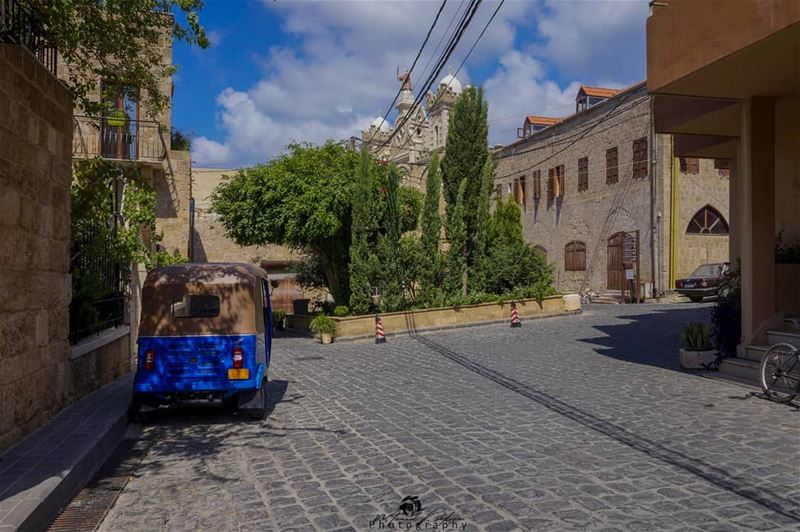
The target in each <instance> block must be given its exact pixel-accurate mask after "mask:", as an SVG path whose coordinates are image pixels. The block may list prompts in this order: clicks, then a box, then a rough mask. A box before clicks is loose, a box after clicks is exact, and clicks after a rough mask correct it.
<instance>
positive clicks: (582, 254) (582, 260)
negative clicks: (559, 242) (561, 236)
mask: <svg viewBox="0 0 800 532" xmlns="http://www.w3.org/2000/svg"><path fill="white" fill-rule="evenodd" d="M564 269H565V270H566V271H568V272H582V271H585V270H586V244H584V243H583V242H580V241H577V240H576V241H574V242H570V243H569V244H567V245H566V247H565V248H564Z"/></svg>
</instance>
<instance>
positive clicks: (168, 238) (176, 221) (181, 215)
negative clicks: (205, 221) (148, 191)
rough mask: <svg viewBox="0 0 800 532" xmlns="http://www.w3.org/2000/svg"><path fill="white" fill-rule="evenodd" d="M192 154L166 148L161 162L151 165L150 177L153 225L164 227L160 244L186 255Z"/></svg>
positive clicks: (187, 250) (159, 229) (171, 251)
mask: <svg viewBox="0 0 800 532" xmlns="http://www.w3.org/2000/svg"><path fill="white" fill-rule="evenodd" d="M191 171H192V168H191V158H190V153H189V152H188V151H177V150H169V151H168V152H167V158H166V160H165V161H164V162H163V164H162V165H160V166H153V167H152V169H151V179H152V183H153V188H154V189H155V192H156V229H157V230H158V231H163V233H164V240H163V242H162V245H163V246H164V249H166V250H167V251H168V252H170V253H175V252H176V251H177V252H178V253H180V254H181V256H182V257H187V258H188V256H189V216H190V214H189V198H190V197H191Z"/></svg>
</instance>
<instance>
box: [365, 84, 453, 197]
mask: <svg viewBox="0 0 800 532" xmlns="http://www.w3.org/2000/svg"><path fill="white" fill-rule="evenodd" d="M398 79H399V80H400V81H402V82H403V84H402V85H401V90H400V96H399V97H398V100H397V104H396V106H395V108H396V109H397V117H396V119H395V125H394V126H392V124H390V123H389V122H387V121H386V120H384V119H383V118H382V117H378V118H376V119H375V120H373V121H372V123H371V124H370V125H369V127H368V128H367V129H365V130H362V131H361V140H362V141H363V142H365V143H366V144H367V145H368V146H369V148H370V150H371V151H372V153H373V154H374V155H375V156H376V157H377V158H378V159H381V160H384V161H386V162H390V163H396V164H397V166H398V167H399V168H401V169H404V170H405V171H406V178H405V182H404V184H405V185H409V186H414V187H417V188H419V189H424V188H425V175H426V172H427V169H428V168H427V166H428V159H429V158H430V155H431V154H432V153H433V152H437V153H439V154H440V155H443V152H444V148H445V143H446V142H447V127H448V125H449V121H450V111H451V110H452V108H453V105H455V102H456V99H457V98H458V96H459V94H461V92H462V86H461V82H460V81H459V80H458V79H457V78H456V77H455V76H453V75H452V74H448V75H447V76H445V77H443V78H442V79H441V81H440V82H439V85H438V87H437V90H436V93H434V92H433V91H430V90H429V91H428V92H427V94H425V108H424V109H423V107H422V105H417V106H414V95H413V93H412V87H411V78H410V76H409V74H408V72H406V73H404V74H402V75H401V76H398Z"/></svg>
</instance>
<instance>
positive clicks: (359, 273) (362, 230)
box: [350, 146, 373, 314]
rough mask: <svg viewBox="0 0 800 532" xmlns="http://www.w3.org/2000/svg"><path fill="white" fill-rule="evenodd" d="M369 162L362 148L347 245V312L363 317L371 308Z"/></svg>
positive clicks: (370, 190) (370, 185) (365, 149)
mask: <svg viewBox="0 0 800 532" xmlns="http://www.w3.org/2000/svg"><path fill="white" fill-rule="evenodd" d="M371 163H372V161H371V160H370V155H369V152H368V151H367V148H366V146H363V147H362V148H361V160H360V162H359V165H358V173H357V175H356V182H355V186H354V187H353V200H352V207H351V213H352V226H351V231H352V239H351V243H350V310H351V311H352V312H353V314H366V313H367V312H369V310H370V308H371V306H372V299H371V298H370V273H371V272H370V262H371V260H370V256H371V255H372V251H371V250H370V247H369V236H370V233H371V232H372V229H373V227H372V225H373V222H372V168H371V166H372V164H371Z"/></svg>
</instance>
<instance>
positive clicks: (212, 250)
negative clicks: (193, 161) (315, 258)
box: [192, 168, 295, 265]
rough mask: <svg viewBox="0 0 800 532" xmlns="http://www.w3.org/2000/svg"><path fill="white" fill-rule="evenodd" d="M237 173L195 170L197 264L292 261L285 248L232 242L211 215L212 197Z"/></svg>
mask: <svg viewBox="0 0 800 532" xmlns="http://www.w3.org/2000/svg"><path fill="white" fill-rule="evenodd" d="M235 173H236V170H220V169H214V168H194V169H193V170H192V194H193V195H194V198H195V209H196V212H195V235H194V238H195V240H194V247H195V256H194V261H195V262H249V263H252V264H259V265H260V264H261V261H262V260H281V261H287V260H292V259H294V258H295V257H294V256H293V255H292V253H291V250H289V249H288V248H286V247H284V246H276V245H271V244H268V245H264V246H240V245H238V244H236V243H235V242H234V241H233V240H231V239H230V238H229V237H228V236H227V235H226V234H225V229H224V228H223V227H222V223H221V222H220V221H219V219H218V217H217V216H216V215H215V214H214V213H212V212H211V194H212V193H213V192H214V189H215V188H216V187H217V185H219V183H220V182H221V181H222V179H223V177H224V176H226V175H233V174H235Z"/></svg>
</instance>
